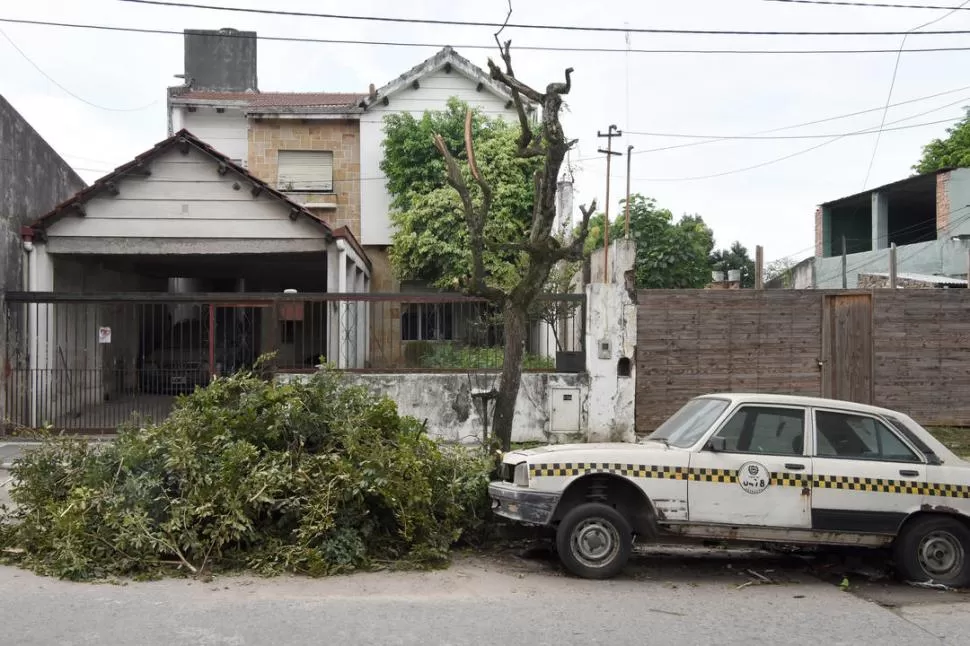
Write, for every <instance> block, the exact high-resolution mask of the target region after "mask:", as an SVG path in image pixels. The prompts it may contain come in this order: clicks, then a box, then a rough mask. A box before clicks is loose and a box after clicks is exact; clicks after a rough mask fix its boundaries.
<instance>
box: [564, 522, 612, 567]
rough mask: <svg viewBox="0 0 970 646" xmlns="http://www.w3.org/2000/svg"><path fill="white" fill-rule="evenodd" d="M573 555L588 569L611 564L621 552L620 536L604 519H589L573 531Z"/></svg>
mask: <svg viewBox="0 0 970 646" xmlns="http://www.w3.org/2000/svg"><path fill="white" fill-rule="evenodd" d="M570 542H571V543H572V548H573V555H574V556H575V557H576V559H577V560H579V561H580V562H581V563H583V565H586V566H588V567H603V566H604V565H607V564H609V563H610V562H611V561H612V560H613V558H614V557H615V556H616V555H617V553H618V552H619V550H620V535H619V533H618V532H617V531H616V528H615V527H613V524H612V523H610V522H608V521H606V520H603V519H602V518H587V519H586V520H584V521H583V522H581V523H580V524H579V525H577V526H576V528H575V529H574V530H573V534H572V540H571V541H570Z"/></svg>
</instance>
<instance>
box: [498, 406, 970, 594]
mask: <svg viewBox="0 0 970 646" xmlns="http://www.w3.org/2000/svg"><path fill="white" fill-rule="evenodd" d="M500 475H501V479H500V480H497V481H494V482H492V483H491V484H490V486H489V495H490V496H491V499H492V507H493V509H494V511H495V513H497V514H499V515H501V516H504V517H506V518H510V519H513V520H516V521H519V522H523V523H528V524H534V525H546V526H551V527H554V528H555V529H556V545H557V548H558V552H559V557H560V559H561V560H562V562H563V564H564V565H565V566H566V568H567V569H568V570H569V571H571V572H572V573H574V574H576V575H578V576H581V577H585V578H594V579H602V578H608V577H611V576H613V575H615V574H617V573H618V572H619V571H620V570H621V569H622V568H623V567H624V565H625V563H626V561H627V559H628V557H629V555H630V551H631V549H632V544H633V542H634V540H635V539H636V538H638V537H643V538H646V539H659V538H662V539H665V540H669V539H670V538H674V539H678V540H679V539H685V540H686V539H702V540H712V541H723V542H731V541H741V542H747V543H759V544H765V543H769V544H770V543H783V544H787V545H852V546H865V547H873V548H876V547H889V546H891V547H892V548H893V553H894V558H893V560H894V564H895V567H896V569H897V571H898V572H899V573H900V575H901V576H903V577H904V578H905V579H906V580H910V581H934V582H937V583H943V584H946V585H950V586H967V585H970V463H967V462H964V461H963V460H961V459H960V458H958V457H957V456H956V455H954V454H953V453H952V452H950V451H949V450H948V449H947V448H946V447H945V446H943V445H942V444H941V443H940V442H939V441H937V440H936V439H935V438H934V437H933V436H932V435H931V434H930V433H928V432H927V431H926V429H924V428H923V427H921V426H920V425H919V424H917V423H916V422H915V421H913V420H912V419H911V418H910V417H908V416H906V415H904V414H902V413H898V412H895V411H892V410H888V409H885V408H876V407H873V406H865V405H861V404H854V403H850V402H844V401H834V400H827V399H818V398H814V397H794V396H785V395H748V394H737V393H730V394H711V395H705V396H702V397H697V398H695V399H692V400H690V401H689V402H687V404H685V405H684V407H683V408H681V409H680V411H678V412H677V413H675V414H674V415H673V416H672V417H671V418H670V419H668V420H667V421H666V422H664V423H663V424H662V425H661V426H660V427H659V428H658V429H657V430H656V431H654V432H653V433H652V434H650V435H649V436H647V437H646V438H644V439H643V440H641V441H640V442H638V443H635V444H633V443H627V444H620V443H609V444H570V445H552V446H548V447H543V448H537V449H531V450H527V451H513V452H509V453H506V454H505V455H504V456H503V460H502V465H501V468H500Z"/></svg>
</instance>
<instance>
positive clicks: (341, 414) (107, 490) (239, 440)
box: [0, 371, 492, 580]
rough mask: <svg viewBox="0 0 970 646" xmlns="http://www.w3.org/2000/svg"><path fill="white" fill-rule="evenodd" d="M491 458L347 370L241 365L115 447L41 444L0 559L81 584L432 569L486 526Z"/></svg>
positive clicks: (16, 496) (21, 467)
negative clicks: (264, 369) (452, 439)
mask: <svg viewBox="0 0 970 646" xmlns="http://www.w3.org/2000/svg"><path fill="white" fill-rule="evenodd" d="M491 467H492V463H491V462H490V460H489V458H487V457H485V456H481V455H480V454H471V453H468V452H466V451H464V450H462V449H458V448H453V449H452V448H447V447H439V446H438V445H437V444H436V443H435V442H433V441H432V440H430V439H429V438H428V437H427V436H426V435H425V434H424V433H423V432H422V427H421V424H420V423H419V422H418V421H417V420H415V419H413V418H409V417H404V416H400V415H398V412H397V408H396V406H395V404H394V403H393V402H392V401H390V400H388V399H382V398H377V397H375V396H374V395H372V394H370V393H369V392H368V391H366V390H365V389H363V388H360V387H356V386H349V385H347V384H346V383H344V382H343V381H342V378H341V377H340V375H338V374H336V373H333V372H329V371H324V372H320V373H318V374H316V375H314V376H313V377H312V378H310V379H308V380H307V381H296V380H294V381H290V382H288V383H279V382H274V381H265V380H263V379H261V378H260V377H259V376H258V375H256V374H254V373H239V374H236V375H232V376H229V377H226V378H219V379H216V380H215V381H214V382H213V383H212V384H211V385H210V386H208V387H207V388H203V389H198V390H196V391H195V392H194V393H193V394H191V395H188V396H186V397H183V398H180V399H179V401H178V402H177V404H176V406H175V408H174V410H173V412H172V414H171V415H170V416H169V417H168V418H167V419H166V420H165V421H163V422H161V423H158V424H144V425H131V426H130V427H127V428H123V429H121V431H120V432H119V435H118V437H117V439H116V440H115V441H114V442H111V443H110V444H101V445H91V444H89V443H87V442H86V441H84V440H80V439H70V438H51V439H48V440H47V441H45V442H44V444H43V445H42V446H41V447H39V448H38V449H36V450H31V451H30V452H28V453H27V454H26V455H25V457H24V458H23V459H22V460H21V461H20V462H19V463H17V464H16V465H15V466H14V468H13V472H12V475H13V476H14V478H15V482H16V485H15V488H14V489H13V491H12V495H11V497H12V499H13V501H14V502H15V503H16V506H15V507H14V510H13V511H11V512H8V513H7V516H6V518H0V556H4V557H5V558H6V559H7V560H15V561H17V562H19V563H20V564H22V565H23V566H25V567H28V568H30V569H32V570H34V571H36V572H39V573H42V574H47V575H52V576H58V577H62V578H68V579H75V580H78V579H91V578H102V577H108V576H147V577H152V576H159V575H163V574H166V573H175V572H181V573H185V574H193V575H197V574H206V573H209V572H213V571H227V570H240V569H246V570H252V571H256V572H258V573H262V574H277V573H283V572H294V573H303V574H308V575H313V576H321V575H329V574H335V573H341V572H348V571H352V570H357V569H369V568H374V567H380V566H390V565H403V566H426V567H427V566H433V565H437V564H442V563H444V562H446V561H447V557H448V551H449V548H450V547H451V546H452V545H453V544H454V543H455V542H456V541H459V540H460V539H463V538H464V539H466V540H467V539H469V538H472V539H473V538H474V537H475V536H478V535H479V533H480V532H481V531H482V530H483V527H484V525H485V519H486V516H487V514H488V513H489V512H488V498H487V485H488V478H489V472H490V470H491Z"/></svg>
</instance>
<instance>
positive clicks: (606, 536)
mask: <svg viewBox="0 0 970 646" xmlns="http://www.w3.org/2000/svg"><path fill="white" fill-rule="evenodd" d="M556 548H557V551H558V553H559V559H560V560H561V561H562V563H563V565H565V566H566V569H567V570H569V571H570V572H571V573H572V574H575V575H576V576H579V577H582V578H584V579H609V578H610V577H613V576H616V575H617V574H619V572H620V571H621V570H622V569H623V567H624V566H625V565H626V562H627V560H629V558H630V552H631V551H632V549H633V530H632V529H631V528H630V523H628V522H627V520H626V518H624V517H623V514H621V513H620V512H618V511H617V510H615V509H613V508H612V507H610V506H609V505H604V504H602V503H597V502H591V503H585V504H582V505H578V506H577V507H574V508H573V509H571V510H570V511H569V513H567V514H566V516H565V517H564V518H563V519H562V522H561V523H559V529H558V530H557V532H556Z"/></svg>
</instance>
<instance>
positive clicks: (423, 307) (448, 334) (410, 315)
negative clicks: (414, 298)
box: [401, 303, 455, 341]
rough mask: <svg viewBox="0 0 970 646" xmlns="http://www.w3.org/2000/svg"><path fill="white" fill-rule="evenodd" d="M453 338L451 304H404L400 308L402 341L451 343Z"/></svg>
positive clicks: (452, 311)
mask: <svg viewBox="0 0 970 646" xmlns="http://www.w3.org/2000/svg"><path fill="white" fill-rule="evenodd" d="M454 337H455V331H454V310H453V308H452V304H451V303H406V304H404V305H402V306H401V340H402V341H451V340H453V339H454Z"/></svg>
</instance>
